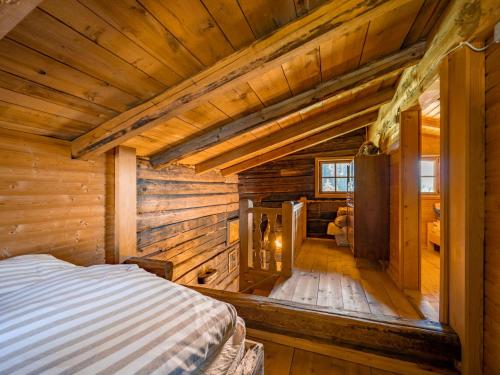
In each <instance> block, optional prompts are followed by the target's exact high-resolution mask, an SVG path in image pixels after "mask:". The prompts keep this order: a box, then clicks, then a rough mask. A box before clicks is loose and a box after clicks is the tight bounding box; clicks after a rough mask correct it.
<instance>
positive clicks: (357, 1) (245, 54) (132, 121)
mask: <svg viewBox="0 0 500 375" xmlns="http://www.w3.org/2000/svg"><path fill="white" fill-rule="evenodd" d="M88 1H89V0H86V2H88ZM93 1H94V2H95V1H96V0H93ZM407 2H411V1H410V0H373V1H370V2H366V1H363V0H341V1H330V2H328V3H326V4H324V5H323V6H321V7H319V8H317V9H315V10H314V11H312V12H310V13H309V14H307V15H305V16H303V17H301V18H299V19H297V20H296V21H294V22H290V23H289V24H287V25H285V26H283V27H282V28H281V29H279V30H277V31H275V32H274V33H272V34H270V35H269V36H267V37H265V38H262V39H261V40H258V41H256V42H255V43H253V44H252V45H250V46H249V47H247V48H245V49H243V50H240V51H237V52H235V53H233V54H231V55H230V56H228V57H226V58H224V59H222V60H220V61H219V62H217V63H216V64H214V65H213V66H212V67H210V68H207V69H205V70H204V71H202V72H200V73H198V74H196V75H194V76H192V77H191V78H190V79H188V80H186V81H184V82H182V83H180V84H179V85H177V86H174V87H172V88H171V89H168V90H166V91H165V92H164V93H163V94H160V95H158V96H157V97H155V98H153V99H151V100H148V101H147V102H145V103H143V104H141V105H139V106H136V107H134V108H132V109H131V110H129V111H126V112H124V113H122V114H121V115H119V116H117V117H116V118H114V119H112V120H110V121H107V122H105V123H104V124H102V125H101V126H99V127H97V128H96V129H94V130H92V131H91V132H89V133H88V134H86V135H84V136H82V137H79V138H78V139H76V140H74V141H73V142H72V154H73V156H74V157H77V158H78V157H82V156H85V157H89V156H91V155H94V154H99V153H102V152H105V151H107V150H109V149H111V148H113V147H115V146H116V145H118V144H120V143H123V142H124V141H126V140H127V139H130V138H132V137H134V136H135V135H137V134H140V133H142V132H144V131H145V130H147V129H148V128H151V127H154V126H155V125H157V124H158V123H161V122H164V121H165V120H166V119H167V118H169V117H173V116H176V115H178V114H179V113H182V112H185V111H186V110H189V109H191V108H193V107H194V106H196V105H197V104H198V103H199V102H200V101H207V100H210V99H211V98H212V97H214V96H216V95H217V94H220V93H222V92H223V91H226V90H227V89H228V85H230V84H231V85H233V84H239V83H242V82H247V81H249V80H250V79H252V78H255V77H257V76H260V75H262V73H263V72H265V71H268V70H270V69H272V68H274V67H277V66H279V65H281V64H283V63H284V62H285V61H287V60H289V59H291V58H293V57H294V56H298V55H300V54H303V53H305V52H306V51H308V50H310V48H311V46H312V45H313V44H314V45H318V44H319V43H322V42H324V41H325V40H327V39H329V38H332V37H334V36H335V35H342V34H344V33H346V32H347V31H348V30H350V29H352V28H355V27H357V26H359V25H362V24H365V23H366V22H368V21H369V20H371V19H373V18H375V17H377V16H380V15H383V14H385V13H387V12H388V11H391V10H393V9H395V8H397V7H398V6H401V5H402V4H405V3H407ZM99 3H107V2H99ZM113 4H114V2H113Z"/></svg>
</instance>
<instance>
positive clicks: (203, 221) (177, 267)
mask: <svg viewBox="0 0 500 375" xmlns="http://www.w3.org/2000/svg"><path fill="white" fill-rule="evenodd" d="M238 209H239V197H238V177H237V176H230V177H223V176H222V175H221V174H220V173H219V172H209V173H204V174H201V175H196V174H195V173H194V169H192V168H188V167H184V166H170V167H168V168H165V169H161V170H154V169H152V168H151V166H150V165H149V163H148V162H145V161H138V165H137V247H138V250H139V252H138V255H139V256H150V257H152V258H155V259H165V260H170V261H172V262H173V263H174V271H173V279H174V281H176V282H178V283H182V284H189V285H198V282H197V276H198V274H199V273H201V272H203V271H205V270H207V269H209V268H214V269H217V271H218V276H217V278H216V279H215V280H214V281H213V282H212V283H210V284H209V285H208V286H209V287H212V288H216V289H226V290H234V291H237V289H238V271H239V267H237V268H236V270H234V271H232V272H231V273H229V269H228V256H229V252H230V251H232V250H233V249H235V248H236V249H238V248H239V243H235V244H233V245H231V246H229V245H227V244H226V230H227V229H226V228H227V221H228V219H232V218H235V217H238ZM237 252H239V251H237Z"/></svg>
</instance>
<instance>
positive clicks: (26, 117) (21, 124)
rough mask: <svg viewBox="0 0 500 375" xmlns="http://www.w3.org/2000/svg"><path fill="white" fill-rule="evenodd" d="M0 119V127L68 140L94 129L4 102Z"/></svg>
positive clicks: (75, 121) (79, 122) (90, 126)
mask: <svg viewBox="0 0 500 375" xmlns="http://www.w3.org/2000/svg"><path fill="white" fill-rule="evenodd" d="M0 119H1V120H0V121H1V124H0V127H5V128H7V129H12V130H19V131H23V132H30V133H32V134H38V135H45V136H49V137H55V136H56V135H57V134H60V137H61V138H62V139H66V140H70V139H73V138H74V137H76V136H79V135H81V134H84V133H85V132H87V131H88V130H90V129H92V128H93V127H94V126H93V125H89V124H87V123H84V122H81V121H77V120H73V119H69V118H65V117H62V116H55V115H53V114H50V113H47V112H42V111H37V110H34V109H31V108H27V107H23V106H20V105H17V104H14V103H7V102H4V101H0Z"/></svg>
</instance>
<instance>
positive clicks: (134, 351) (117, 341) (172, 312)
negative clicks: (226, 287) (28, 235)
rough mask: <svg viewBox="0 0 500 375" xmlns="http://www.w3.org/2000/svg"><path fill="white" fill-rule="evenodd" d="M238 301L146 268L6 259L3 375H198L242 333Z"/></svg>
mask: <svg viewBox="0 0 500 375" xmlns="http://www.w3.org/2000/svg"><path fill="white" fill-rule="evenodd" d="M236 319H237V316H236V312H235V310H234V308H233V307H232V306H230V305H228V304H225V303H222V302H219V301H216V300H213V299H211V298H208V297H205V296H203V295H201V294H199V293H197V292H194V291H192V290H190V289H187V288H185V287H182V286H180V285H177V284H174V283H171V282H169V281H166V280H164V279H161V278H158V277H156V276H154V275H152V274H150V273H148V272H146V271H144V270H141V269H140V268H138V267H137V266H136V265H98V266H92V267H78V266H75V265H72V264H70V263H66V262H63V261H60V260H57V259H56V258H54V257H52V256H50V255H26V256H19V257H15V258H11V259H7V260H3V261H0V374H190V373H196V372H197V369H198V368H200V367H201V366H202V365H203V364H204V363H206V362H207V361H209V360H210V359H211V358H212V357H213V356H215V355H216V354H217V352H218V351H219V348H220V347H221V345H223V344H224V342H225V341H226V340H227V339H228V337H229V336H230V335H231V334H232V333H233V330H234V327H235V326H236V321H237V320H236Z"/></svg>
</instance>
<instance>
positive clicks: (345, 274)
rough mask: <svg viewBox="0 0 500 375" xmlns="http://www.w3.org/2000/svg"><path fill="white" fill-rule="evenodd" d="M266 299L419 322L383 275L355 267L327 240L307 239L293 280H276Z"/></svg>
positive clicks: (345, 253) (344, 251)
mask: <svg viewBox="0 0 500 375" xmlns="http://www.w3.org/2000/svg"><path fill="white" fill-rule="evenodd" d="M269 297H270V298H276V299H282V300H286V301H294V302H300V303H305V304H310V305H315V306H321V307H327V308H332V309H335V310H341V311H345V312H346V313H349V312H362V313H367V314H372V315H376V316H381V317H382V318H383V316H391V317H401V318H408V319H420V318H421V316H420V315H419V314H418V312H417V311H416V310H415V308H414V307H413V306H412V305H411V304H410V302H409V301H408V299H407V297H406V296H405V294H404V293H402V292H401V291H400V290H399V289H398V288H397V287H396V286H395V285H394V283H393V282H392V280H391V279H390V278H389V276H388V275H387V274H386V273H385V272H383V271H382V270H380V269H377V268H358V267H356V263H355V260H354V257H353V256H352V253H351V252H350V250H349V249H348V248H344V247H338V246H336V244H335V242H334V241H328V240H320V239H307V240H306V241H305V242H304V244H303V246H302V249H301V250H300V252H299V254H298V255H297V258H296V261H295V264H294V269H293V274H292V276H291V277H290V278H288V279H284V278H282V279H279V280H278V281H277V283H276V285H275V286H274V288H273V290H272V291H271V293H270V294H269Z"/></svg>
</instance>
